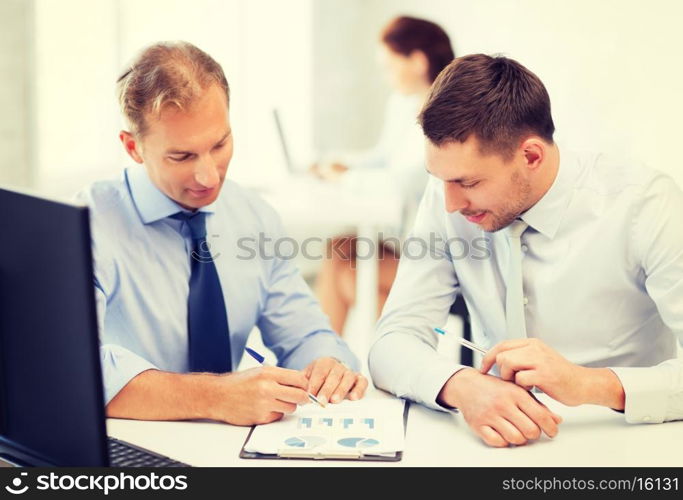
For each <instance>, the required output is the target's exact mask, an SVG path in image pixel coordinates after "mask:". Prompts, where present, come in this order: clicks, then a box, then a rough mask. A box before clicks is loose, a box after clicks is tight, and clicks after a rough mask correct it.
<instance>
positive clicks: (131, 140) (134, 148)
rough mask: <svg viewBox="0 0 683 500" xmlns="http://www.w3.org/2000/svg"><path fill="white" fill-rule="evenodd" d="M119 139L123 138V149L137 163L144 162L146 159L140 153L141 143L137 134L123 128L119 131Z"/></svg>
mask: <svg viewBox="0 0 683 500" xmlns="http://www.w3.org/2000/svg"><path fill="white" fill-rule="evenodd" d="M119 139H120V140H121V144H123V149H125V150H126V153H128V156H130V157H131V158H132V159H133V161H134V162H135V163H143V161H144V160H143V159H142V156H141V155H140V145H139V143H138V140H137V139H136V138H135V136H134V135H133V134H131V133H130V132H128V131H126V130H122V131H121V132H119Z"/></svg>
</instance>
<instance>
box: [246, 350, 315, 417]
mask: <svg viewBox="0 0 683 500" xmlns="http://www.w3.org/2000/svg"><path fill="white" fill-rule="evenodd" d="M244 350H245V351H247V353H248V354H249V356H251V357H252V358H254V359H255V360H256V361H258V362H259V363H261V364H262V365H263V366H269V365H268V363H266V362H265V360H266V358H264V357H263V356H261V355H260V354H259V353H257V352H256V351H255V350H253V349H251V348H249V347H245V348H244ZM307 394H308V399H310V400H311V401H313V402H314V403H316V404H318V405H320V406H321V407H323V408H325V405H324V404H322V403H321V402H320V401H318V398H316V397H315V396H314V395H313V394H311V393H310V392H308V393H307Z"/></svg>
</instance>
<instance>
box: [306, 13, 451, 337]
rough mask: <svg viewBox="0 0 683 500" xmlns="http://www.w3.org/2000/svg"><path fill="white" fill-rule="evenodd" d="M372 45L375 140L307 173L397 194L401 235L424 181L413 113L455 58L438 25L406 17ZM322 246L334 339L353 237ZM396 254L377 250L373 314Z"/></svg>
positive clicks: (322, 294) (351, 286)
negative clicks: (378, 124)
mask: <svg viewBox="0 0 683 500" xmlns="http://www.w3.org/2000/svg"><path fill="white" fill-rule="evenodd" d="M380 42H381V43H380V60H381V62H382V66H383V68H384V70H385V71H386V74H387V76H388V79H389V83H390V85H391V87H392V89H393V90H394V93H393V94H392V96H391V97H390V99H389V102H388V104H387V108H386V112H385V116H384V123H383V128H382V133H381V135H380V139H379V141H378V142H377V144H376V146H375V147H374V148H372V149H371V150H370V151H368V152H367V153H365V154H363V155H362V156H361V157H359V158H356V159H355V160H353V161H351V162H346V163H343V164H342V163H332V164H327V165H318V166H315V167H314V172H315V173H317V174H318V175H319V176H321V177H322V178H324V179H327V180H343V181H344V182H346V183H348V184H350V185H351V186H354V185H356V186H362V187H363V188H364V189H368V188H370V189H374V190H377V191H382V192H386V191H387V190H389V191H392V192H393V193H394V194H398V195H399V196H400V198H401V200H402V202H403V208H402V209H403V214H402V216H403V217H402V219H403V224H402V227H401V228H399V229H398V231H397V233H398V234H397V235H398V236H402V235H403V233H404V232H405V229H406V226H408V225H409V224H410V223H411V221H412V216H413V214H414V212H415V209H416V208H417V205H418V203H419V200H420V197H421V196H422V191H423V190H424V187H425V184H426V182H427V173H426V171H425V167H424V138H423V134H422V131H421V130H420V128H419V126H418V124H417V115H418V113H419V111H420V109H421V107H422V104H423V103H424V101H425V99H426V97H427V94H428V92H429V89H430V88H431V85H432V83H433V82H434V80H435V79H436V77H437V75H438V74H439V73H440V72H441V70H442V69H443V68H444V67H445V66H446V65H447V64H448V63H450V62H451V61H452V60H453V58H454V57H455V55H454V53H453V49H452V47H451V42H450V39H449V37H448V35H447V34H446V32H445V31H444V30H443V29H442V28H441V27H440V26H438V25H437V24H434V23H432V22H430V21H426V20H424V19H417V18H414V17H405V16H402V17H398V18H396V19H394V20H392V21H391V22H390V23H389V24H388V25H387V26H386V27H385V28H384V29H383V31H382V34H381V37H380ZM389 234H391V231H390V230H389ZM386 235H387V232H385V236H386ZM330 248H333V249H339V251H335V252H329V251H328V252H327V253H328V256H327V259H326V260H325V261H324V262H323V265H322V268H321V270H320V273H319V275H318V279H317V283H316V292H317V295H318V298H319V299H320V303H321V306H322V309H323V311H324V312H325V313H326V314H327V315H328V316H329V317H330V321H331V322H332V328H333V329H334V330H335V331H336V332H338V333H340V334H341V333H342V332H343V329H344V324H345V322H346V317H347V315H348V311H349V309H350V307H351V306H352V305H353V304H354V302H355V296H356V271H355V258H356V257H355V237H354V235H345V236H342V237H340V238H338V239H336V240H335V241H334V242H333V243H332V245H331V247H330ZM399 250H400V249H399V248H395V247H392V246H390V245H388V244H383V245H381V246H380V249H379V289H378V306H379V311H378V314H379V313H380V312H381V310H382V307H383V306H384V302H385V301H386V299H387V296H388V294H389V290H390V289H391V285H392V283H393V282H394V277H395V276H396V269H397V267H398V260H399Z"/></svg>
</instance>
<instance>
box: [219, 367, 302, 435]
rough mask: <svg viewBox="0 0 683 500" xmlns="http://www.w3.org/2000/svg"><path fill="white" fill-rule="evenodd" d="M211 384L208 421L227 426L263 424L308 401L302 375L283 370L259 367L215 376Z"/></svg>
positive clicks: (295, 371) (277, 418) (293, 371)
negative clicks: (222, 423) (224, 423)
mask: <svg viewBox="0 0 683 500" xmlns="http://www.w3.org/2000/svg"><path fill="white" fill-rule="evenodd" d="M212 385H213V387H211V388H209V391H210V394H211V396H210V398H211V399H210V405H209V407H210V418H212V419H213V420H219V421H223V422H227V423H229V424H235V425H254V424H267V423H270V422H274V421H275V420H279V419H281V418H282V417H283V416H284V414H285V413H293V412H294V410H296V407H297V405H299V404H306V403H308V402H309V399H308V394H306V387H307V386H308V379H307V378H306V376H305V375H304V374H303V373H301V372H300V371H297V370H288V369H286V368H278V367H274V366H262V367H258V368H252V369H250V370H245V371H242V372H235V373H228V374H225V375H219V376H217V377H215V380H214V381H213V384H212ZM207 392H208V391H207Z"/></svg>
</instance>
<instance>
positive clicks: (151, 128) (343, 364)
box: [79, 42, 367, 425]
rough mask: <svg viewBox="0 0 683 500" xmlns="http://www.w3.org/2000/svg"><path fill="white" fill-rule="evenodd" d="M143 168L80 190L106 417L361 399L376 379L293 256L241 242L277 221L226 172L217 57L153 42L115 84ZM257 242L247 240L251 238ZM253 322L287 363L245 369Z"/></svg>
mask: <svg viewBox="0 0 683 500" xmlns="http://www.w3.org/2000/svg"><path fill="white" fill-rule="evenodd" d="M118 90H119V102H120V105H121V109H122V112H123V115H124V118H125V119H126V122H127V125H128V130H124V131H122V132H121V133H120V140H121V143H122V144H123V146H124V148H125V150H126V152H127V153H128V155H129V156H130V157H131V158H132V159H133V161H135V162H136V163H138V164H140V165H142V166H135V167H132V168H128V169H126V170H125V172H124V173H123V176H122V177H121V178H120V179H118V180H112V181H102V182H97V183H95V184H93V185H92V186H90V187H89V188H88V189H86V190H84V191H83V192H81V193H80V195H79V197H80V199H81V200H83V201H85V202H86V203H87V204H88V205H89V206H90V209H91V219H92V234H93V253H94V260H95V291H96V295H97V304H98V317H99V321H100V336H101V357H102V365H103V371H104V381H105V397H106V403H107V414H108V415H109V416H113V417H123V418H136V419H150V420H179V419H195V418H208V419H214V420H219V421H224V422H228V423H232V424H238V425H251V424H255V423H265V422H271V421H273V420H277V419H278V418H281V417H282V416H283V414H285V413H291V412H293V411H294V410H295V409H296V407H297V405H298V404H304V403H306V402H308V394H307V392H311V393H313V394H314V395H317V397H318V399H319V400H321V402H322V403H323V404H325V403H326V402H327V401H330V402H332V403H337V402H340V401H341V400H343V399H344V398H346V397H348V398H350V399H359V398H361V397H363V395H364V392H365V389H366V387H367V380H366V379H365V378H364V377H363V376H362V375H360V374H359V373H356V372H355V371H353V368H350V367H357V365H358V363H357V360H356V358H355V357H354V356H353V354H352V353H351V352H350V351H349V349H348V347H347V346H346V344H345V343H344V342H343V341H342V340H341V339H340V338H339V336H338V335H336V334H335V333H334V332H333V331H332V330H331V329H330V326H329V322H328V320H327V318H326V317H325V316H324V315H323V314H322V312H321V311H320V309H319V307H318V304H317V303H316V301H315V299H314V298H313V297H312V295H311V293H310V290H309V289H308V287H307V285H306V284H305V282H304V281H303V279H302V278H301V276H300V274H299V272H298V270H297V269H296V267H295V266H294V265H293V264H292V263H291V261H288V260H283V259H280V258H277V257H276V256H274V255H272V254H271V253H268V252H267V251H265V250H267V249H259V250H264V251H262V252H258V253H256V252H254V254H253V258H246V259H245V258H244V254H243V252H239V251H238V250H239V244H240V242H244V241H251V240H253V238H254V236H255V235H257V234H264V235H266V236H268V237H269V238H271V240H273V241H277V239H278V238H280V237H281V236H282V235H283V231H282V227H281V224H280V221H279V219H278V217H277V216H276V214H275V213H274V211H273V210H272V209H271V208H270V207H269V206H268V205H266V204H265V203H264V202H263V201H261V200H260V199H258V198H257V197H255V196H254V195H252V194H250V193H249V192H248V191H246V190H244V189H241V188H240V187H239V186H238V185H236V184H235V183H233V182H231V181H226V179H225V177H226V172H227V169H228V165H229V163H230V160H231V158H232V153H233V134H232V129H231V126H230V120H229V95H230V94H229V87H228V82H227V80H226V78H225V75H224V74H223V70H222V69H221V67H220V65H219V64H218V63H216V61H214V60H213V59H212V58H211V57H210V56H209V55H208V54H206V53H204V52H203V51H201V50H200V49H198V48H197V47H195V46H193V45H191V44H189V43H186V42H178V43H158V44H155V45H153V46H151V47H149V48H147V49H145V50H144V51H143V52H142V53H141V54H140V55H139V56H138V58H137V59H136V60H135V61H134V62H133V64H132V65H131V67H130V69H128V70H127V71H126V72H125V73H124V74H123V75H122V76H121V78H120V79H119V82H118ZM250 239H251V240H250ZM254 326H257V327H258V328H259V329H260V331H261V334H262V337H263V340H264V343H265V344H266V346H267V347H269V348H270V349H271V350H272V351H273V352H274V353H275V355H276V356H277V358H278V361H279V365H280V366H279V367H262V368H257V369H251V370H246V371H243V372H235V371H234V369H235V368H236V367H237V365H238V364H239V361H240V359H241V358H242V353H243V352H244V349H245V344H246V341H247V337H248V335H249V333H250V332H251V330H252V329H253V328H254Z"/></svg>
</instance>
